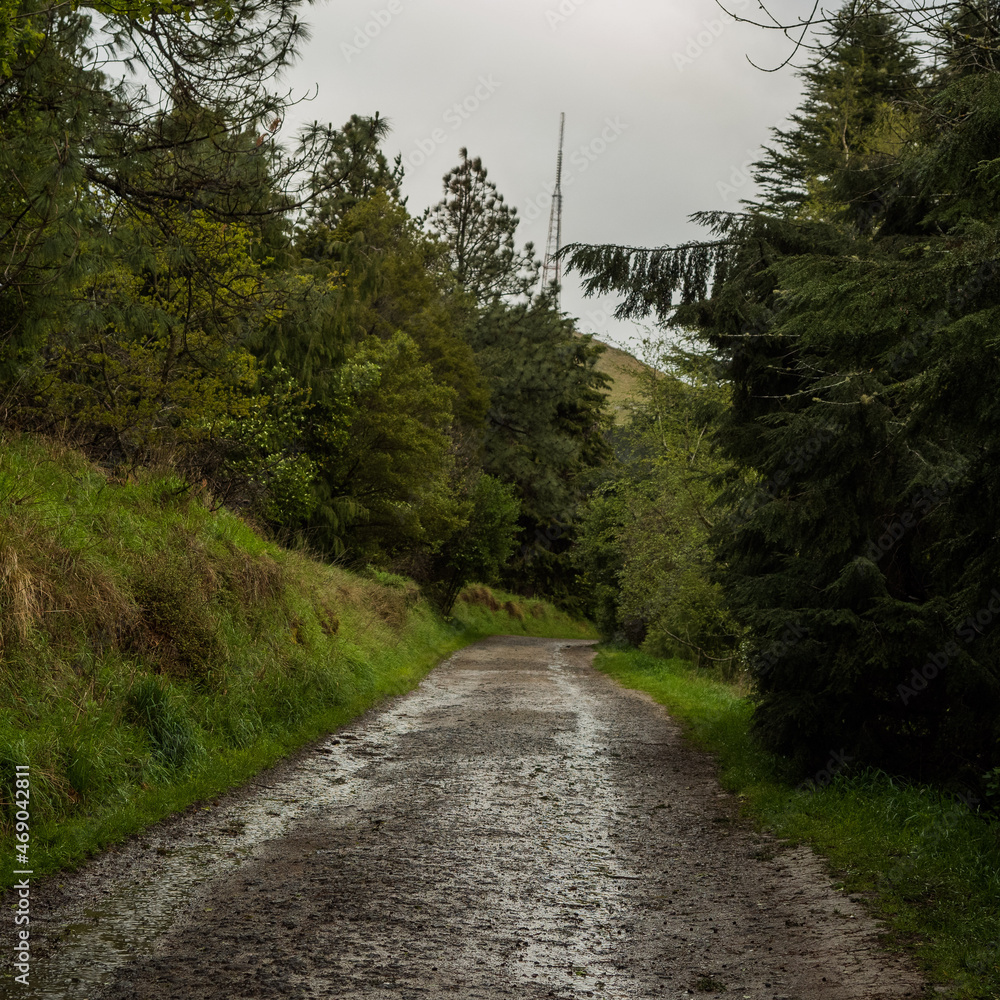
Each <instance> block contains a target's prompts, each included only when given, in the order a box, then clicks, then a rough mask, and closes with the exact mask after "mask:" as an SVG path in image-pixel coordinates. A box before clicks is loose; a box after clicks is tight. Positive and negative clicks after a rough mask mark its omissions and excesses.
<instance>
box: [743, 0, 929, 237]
mask: <svg viewBox="0 0 1000 1000" xmlns="http://www.w3.org/2000/svg"><path fill="white" fill-rule="evenodd" d="M829 30H830V33H831V35H832V38H831V40H830V42H829V44H828V46H827V48H826V51H825V53H824V56H823V59H822V60H821V61H819V62H818V63H814V64H812V65H810V66H808V67H806V68H805V69H803V70H802V71H801V72H800V74H799V75H800V76H801V78H802V79H803V81H804V88H803V90H804V95H803V101H802V103H801V105H800V106H799V109H798V110H797V111H796V112H795V113H794V114H793V115H792V116H791V119H790V122H791V127H788V128H776V129H772V136H773V145H771V146H769V147H765V150H764V157H763V159H761V160H759V161H758V162H757V163H755V164H754V179H755V180H756V182H757V184H758V185H759V186H760V188H761V192H762V196H761V199H760V201H759V202H756V203H753V202H752V203H751V204H759V206H760V207H761V208H762V209H763V210H764V211H767V212H781V213H784V214H787V215H790V216H793V217H797V218H804V219H815V220H822V219H833V218H842V219H844V220H845V221H846V220H851V221H854V222H855V223H860V224H861V225H862V226H870V225H871V224H872V223H873V221H874V219H875V218H876V217H877V216H878V214H879V213H878V209H879V199H880V198H882V197H884V196H885V193H884V191H882V190H881V189H880V187H881V185H883V184H884V183H885V176H884V172H885V169H886V168H887V167H889V166H891V163H892V159H893V154H894V152H895V151H896V150H898V149H899V148H900V147H901V145H902V144H903V143H905V141H906V139H907V134H908V131H909V130H910V128H912V118H913V112H912V108H913V106H914V103H915V102H916V101H917V99H918V98H919V96H920V94H921V83H922V74H921V69H920V64H919V61H918V59H917V57H916V55H915V54H914V52H913V50H912V49H911V48H910V47H909V46H908V45H907V43H906V41H905V40H904V38H903V36H902V25H901V24H900V22H899V21H898V20H897V19H896V18H893V17H892V16H890V15H888V14H886V13H883V12H881V11H866V12H861V13H857V12H854V11H853V10H851V11H842V12H841V13H840V14H838V15H837V16H836V17H835V18H834V19H833V23H832V25H831V26H830V29H829Z"/></svg>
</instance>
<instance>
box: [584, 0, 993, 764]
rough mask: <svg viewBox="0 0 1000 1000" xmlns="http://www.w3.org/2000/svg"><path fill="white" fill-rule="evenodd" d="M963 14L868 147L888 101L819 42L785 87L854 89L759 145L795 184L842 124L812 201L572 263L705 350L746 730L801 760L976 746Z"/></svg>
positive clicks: (969, 200)
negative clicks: (708, 232) (719, 414)
mask: <svg viewBox="0 0 1000 1000" xmlns="http://www.w3.org/2000/svg"><path fill="white" fill-rule="evenodd" d="M962 9H963V10H964V8H962ZM953 12H954V13H955V14H956V16H957V15H958V14H959V13H960V8H959V7H958V5H956V6H955V7H954V8H953ZM973 20H975V21H976V24H977V25H978V26H979V27H978V28H977V31H978V34H977V33H976V32H969V33H964V34H963V35H962V36H961V38H960V39H959V38H958V37H956V36H954V35H950V34H948V33H946V34H945V36H942V37H941V39H940V41H941V45H942V49H943V51H944V52H945V54H947V52H949V51H952V49H954V50H955V51H954V53H953V55H954V58H953V60H952V61H949V60H948V59H943V62H942V66H943V69H942V71H941V72H940V73H939V74H937V76H936V77H935V78H934V79H933V81H932V85H931V88H930V90H928V91H927V92H925V93H924V94H922V98H923V100H922V103H921V104H918V105H915V106H908V107H907V108H906V109H905V113H906V116H907V122H906V127H905V128H903V129H901V130H900V131H898V132H897V133H896V134H895V140H894V143H893V144H889V145H886V144H885V143H884V142H883V137H882V136H881V135H880V134H879V130H880V129H881V128H882V124H883V123H884V121H885V118H884V116H882V115H881V114H875V113H874V112H873V111H872V113H871V114H869V113H868V112H866V113H865V114H862V115H860V116H856V115H855V111H856V110H858V109H861V110H864V109H865V108H868V109H869V110H871V109H873V108H875V107H876V106H878V105H880V103H884V102H885V101H887V100H889V99H890V97H891V93H890V91H891V89H892V88H890V91H886V90H884V89H882V82H884V79H885V78H879V77H878V74H876V76H875V77H872V78H871V79H869V76H868V75H866V73H861V74H860V75H858V74H857V73H855V69H856V68H857V67H858V66H861V68H862V69H863V68H864V67H865V66H868V62H867V61H866V60H868V56H867V55H865V53H864V52H862V51H861V50H860V49H859V48H858V47H857V45H856V44H855V43H854V42H851V43H850V44H848V45H847V46H846V47H844V46H841V47H839V48H838V47H836V46H835V47H833V48H832V49H831V50H830V53H829V55H828V57H825V56H821V57H820V58H819V60H818V61H817V63H816V64H815V66H814V67H813V70H812V71H811V73H812V75H811V76H810V78H809V79H810V80H812V81H813V82H814V83H816V84H817V85H818V84H819V83H824V86H825V84H826V83H829V82H830V81H835V80H837V79H839V78H842V77H843V78H847V77H849V78H850V79H851V80H852V81H853V82H852V87H855V89H854V90H852V91H850V93H848V92H847V91H843V90H837V89H836V88H833V89H827V90H824V91H823V95H825V96H823V101H825V102H826V103H825V104H824V103H823V102H822V101H817V100H816V98H817V97H818V96H819V91H815V92H813V93H811V94H809V95H808V97H807V104H806V106H804V111H803V114H802V115H801V116H800V117H801V118H802V121H801V122H800V123H799V127H798V130H797V131H793V132H790V133H788V138H789V143H790V145H789V144H786V146H785V148H786V149H792V148H793V147H794V148H796V149H799V151H800V152H801V153H802V156H801V157H800V159H799V161H798V162H799V164H800V166H799V167H797V168H796V169H802V170H804V171H806V172H808V170H811V169H815V170H817V171H819V173H818V176H820V175H822V174H823V171H824V170H827V171H829V170H831V169H832V168H831V167H826V168H823V167H822V166H821V164H820V163H819V159H818V155H819V154H818V153H817V151H816V148H815V143H814V141H813V140H814V137H815V136H816V135H819V134H820V133H819V132H817V131H816V130H817V129H820V131H822V129H821V126H822V127H826V128H829V129H833V127H834V126H835V125H836V127H837V128H840V127H841V126H842V125H843V123H844V122H845V121H849V122H850V129H851V130H853V131H852V132H851V134H852V136H853V139H852V142H853V146H852V147H851V148H853V149H854V150H855V151H860V152H861V153H863V155H859V156H857V157H845V159H844V161H843V162H842V163H841V165H840V166H839V167H837V171H836V186H835V190H834V188H829V189H828V191H827V193H826V194H825V195H824V198H826V207H825V208H823V210H822V211H816V212H813V211H812V210H811V209H808V208H807V206H805V203H804V202H803V203H802V205H803V212H804V213H805V215H802V214H801V213H799V217H790V216H789V214H788V212H787V211H786V208H787V206H783V205H777V206H769V205H767V204H764V205H762V206H760V207H759V208H758V210H756V211H754V212H753V213H749V214H744V215H723V214H715V215H704V216H702V217H701V218H702V221H704V222H706V223H707V224H709V225H710V227H711V228H712V237H713V239H711V240H710V241H708V242H705V243H700V244H691V245H687V246H683V247H678V248H672V249H665V250H659V251H631V250H627V249H624V248H614V247H606V248H583V249H580V250H578V251H577V252H576V253H575V254H574V256H573V263H574V265H575V266H578V267H581V268H582V269H583V270H584V271H585V272H587V273H588V274H589V275H590V277H589V279H588V283H589V286H590V288H591V289H592V290H594V291H609V290H611V289H620V290H621V291H622V292H623V293H624V295H625V298H624V301H623V302H622V305H621V307H620V313H621V314H623V315H631V316H641V315H644V314H648V313H650V312H654V313H656V314H658V315H659V316H660V317H662V318H663V319H664V320H668V319H669V320H670V321H672V322H674V323H679V324H686V325H688V326H690V327H691V328H693V329H696V330H697V331H698V334H699V336H700V337H701V338H702V341H703V344H704V350H705V353H706V356H707V357H708V358H709V360H711V361H716V362H719V363H721V365H722V371H723V378H724V380H725V381H726V382H727V383H728V384H729V387H730V407H729V409H728V411H727V413H726V414H725V415H724V416H723V418H722V419H721V420H720V422H719V424H718V430H717V433H716V435H715V442H716V444H717V446H718V447H719V448H720V450H721V453H722V455H723V456H724V457H725V459H726V460H727V461H728V462H729V463H731V469H729V470H724V473H723V485H724V489H723V492H722V494H721V501H720V503H721V507H720V510H719V512H718V515H717V516H716V517H715V518H714V522H715V529H714V531H713V533H712V536H711V543H712V545H713V547H714V549H715V552H716V560H717V561H716V567H717V579H718V580H719V582H720V584H721V586H722V587H723V589H724V592H725V594H726V598H727V602H728V605H729V607H730V609H731V611H732V614H733V617H734V618H735V620H736V623H737V626H738V628H739V629H740V630H741V631H743V632H744V633H745V635H746V639H745V641H744V644H743V653H744V654H745V656H746V658H747V660H748V662H749V664H750V665H751V667H752V669H753V672H754V675H755V681H756V687H757V705H756V711H755V716H754V718H755V723H756V725H757V727H758V729H759V731H760V733H761V734H762V735H763V737H764V738H765V739H766V741H767V744H768V746H769V747H771V748H772V749H775V750H779V751H781V752H784V753H788V754H790V755H792V756H794V757H795V758H796V759H797V760H798V761H799V762H800V764H801V766H802V767H803V768H808V767H809V766H811V765H812V764H815V762H816V761H818V760H820V759H822V758H823V756H824V755H825V754H827V753H828V752H829V748H830V747H831V746H842V747H845V748H846V750H847V752H848V753H850V754H852V755H854V756H856V757H858V759H861V760H866V761H868V762H871V763H873V764H876V765H879V766H881V767H885V768H888V769H892V770H895V771H900V772H905V773H908V774H911V775H917V776H923V775H932V774H933V775H936V776H937V777H938V778H939V779H941V780H950V779H952V778H954V776H955V775H956V774H961V775H963V776H964V778H965V780H967V781H969V782H970V783H974V782H977V781H979V780H980V777H981V775H982V774H983V773H984V772H986V771H989V770H990V769H991V768H992V767H994V766H995V765H996V763H997V760H998V758H997V747H998V746H1000V741H998V740H1000V730H998V728H997V725H998V723H997V720H998V718H1000V673H998V671H997V668H996V664H997V663H998V662H1000V660H998V656H997V648H996V644H997V642H998V641H1000V640H998V638H997V635H998V634H997V632H996V630H995V629H991V625H992V623H993V621H994V618H995V610H994V607H993V606H995V605H996V604H997V598H996V596H995V595H994V588H996V586H997V584H996V576H995V566H996V565H997V562H998V559H1000V552H998V551H997V550H996V544H997V543H996V541H995V530H994V524H995V521H996V517H997V511H996V509H995V507H996V505H995V502H994V497H995V496H996V488H995V482H994V480H995V476H994V473H993V469H994V468H995V467H996V464H997V456H996V455H995V454H994V453H995V452H996V444H995V437H996V433H995V430H996V426H997V424H996V414H995V413H994V409H995V407H994V406H993V405H992V402H991V401H992V400H993V399H994V398H995V395H996V394H995V392H994V390H993V376H994V374H995V358H994V353H995V352H994V347H995V345H994V344H993V332H992V331H993V329H994V327H995V325H996V321H997V314H996V310H997V307H998V305H1000V299H998V293H997V282H996V267H997V265H996V261H997V253H996V245H997V243H996V233H995V222H996V219H997V218H998V215H1000V213H998V208H1000V203H998V195H997V189H996V186H995V184H993V183H992V182H991V180H990V178H991V177H992V174H991V173H990V170H991V168H990V167H989V163H991V162H992V157H993V156H994V153H993V152H992V151H991V150H993V149H994V148H995V145H996V141H997V137H998V135H1000V89H998V88H1000V84H998V82H997V79H998V78H997V75H996V73H995V72H991V71H989V70H988V69H986V67H989V66H990V65H992V63H991V60H992V54H991V51H990V47H989V45H987V43H986V42H985V41H984V39H985V38H986V36H987V35H990V31H991V30H992V28H991V27H990V26H995V20H996V15H995V12H994V11H993V10H992V8H990V9H989V10H987V9H986V8H985V7H984V8H983V9H982V10H980V9H979V8H977V12H976V14H975V17H974V18H973ZM980 29H981V30H980ZM990 37H992V36H990ZM977 39H978V40H977ZM884 40H885V41H886V43H887V44H889V43H890V42H891V45H890V49H891V50H892V52H893V53H895V54H894V55H892V59H893V60H895V62H894V63H893V65H895V66H896V69H894V70H892V73H890V77H891V76H892V75H893V74H895V73H897V71H898V72H899V73H902V77H900V79H901V80H903V77H906V78H908V74H909V69H907V67H910V66H912V63H913V60H912V57H910V56H908V55H906V53H905V52H903V51H902V49H901V47H900V45H899V43H898V42H897V41H895V40H893V39H892V38H891V33H890V34H889V35H886V36H885V39H884ZM949 46H951V49H949ZM976 46H979V49H978V51H979V52H980V55H981V56H982V60H981V63H980V64H977V62H976V60H975V59H974V58H972V57H971V55H970V52H969V49H970V47H971V48H973V49H974V48H976ZM958 50H961V51H958ZM865 51H866V52H867V50H865ZM887 51H889V50H887ZM858 59H860V60H861V61H860V63H859V62H858ZM904 71H905V72H904ZM852 74H853V75H852ZM879 79H882V82H879ZM824 81H825V82H824ZM866 81H868V82H866ZM903 83H905V80H904V81H903ZM901 85H902V83H901ZM906 86H909V84H906ZM857 88H861V89H860V90H859V89H857ZM864 88H870V90H869V91H865V90H864ZM862 97H864V100H862V99H861V98H862ZM840 102H855V103H852V104H851V106H850V107H845V106H843V105H842V103H840ZM824 109H825V110H824ZM895 110H896V111H898V112H900V113H903V110H904V109H902V108H898V107H897V108H896V109H895ZM845 115H846V117H845ZM838 116H839V117H838ZM838 123H839V124H838ZM793 140H794V141H793ZM849 145H851V144H850V143H849ZM806 154H808V155H806ZM814 154H815V155H814ZM869 154H871V156H876V159H877V164H878V168H877V169H875V168H874V166H873V162H872V160H871V159H870V156H869ZM805 179H808V178H805ZM834 202H838V204H839V207H837V205H835V204H834ZM862 220H863V222H862ZM970 619H971V620H970ZM925 692H926V693H925Z"/></svg>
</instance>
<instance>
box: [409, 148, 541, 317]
mask: <svg viewBox="0 0 1000 1000" xmlns="http://www.w3.org/2000/svg"><path fill="white" fill-rule="evenodd" d="M459 156H461V158H462V161H461V163H459V165H458V166H457V167H455V169H454V170H452V171H450V172H449V173H447V174H445V177H444V191H445V198H444V200H443V201H441V202H439V203H438V204H437V205H435V206H434V208H432V209H430V210H429V211H428V212H427V220H428V221H429V223H430V226H431V228H432V229H433V231H434V232H435V233H437V235H438V236H439V237H440V238H441V240H442V241H443V242H444V243H445V245H446V246H447V248H448V253H449V256H450V260H451V267H452V270H453V271H454V273H455V277H456V278H457V280H458V283H459V284H460V285H461V286H462V288H463V289H465V290H466V291H467V292H469V294H471V295H472V296H473V298H474V299H475V300H476V301H477V302H480V303H483V304H489V303H491V302H493V301H494V300H496V299H498V298H502V297H508V296H524V295H528V294H530V292H531V289H532V288H533V287H534V286H535V284H536V283H537V281H538V271H539V267H540V265H539V262H538V261H537V260H536V259H535V253H534V247H533V245H532V244H531V243H527V244H525V246H524V249H523V250H520V251H519V250H518V249H517V247H516V244H515V241H514V237H515V235H516V233H517V227H518V224H519V223H520V221H521V220H520V219H518V217H517V209H516V208H511V207H510V206H509V205H508V204H507V203H506V202H505V201H504V199H503V195H502V194H500V193H499V192H498V191H497V186H496V184H494V183H493V181H490V180H487V179H486V178H487V175H488V171H487V170H486V168H485V167H484V166H483V161H482V160H481V159H480V158H479V157H478V156H477V157H476V158H475V159H472V160H470V159H469V153H468V151H467V150H466V149H464V148H463V149H460V150H459Z"/></svg>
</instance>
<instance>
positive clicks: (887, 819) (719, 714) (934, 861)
mask: <svg viewBox="0 0 1000 1000" xmlns="http://www.w3.org/2000/svg"><path fill="white" fill-rule="evenodd" d="M596 666H597V668H598V669H599V670H602V671H604V672H605V673H606V674H608V675H609V676H611V677H613V678H614V679H615V680H617V681H618V682H619V683H620V684H622V685H624V686H625V687H630V688H636V689H638V690H640V691H645V692H647V693H648V694H650V695H652V696H653V698H655V699H656V700H657V701H659V702H660V703H661V704H663V705H664V706H666V708H667V709H668V710H669V711H670V713H671V714H672V715H673V716H674V717H675V718H676V719H677V720H678V722H679V723H680V724H681V725H682V726H683V728H684V730H685V731H686V733H687V735H688V736H689V737H690V738H691V739H692V741H693V742H694V743H696V744H697V745H698V746H700V747H702V748H703V749H705V750H708V751H710V752H711V753H712V754H713V755H714V756H715V757H716V759H717V761H718V764H719V772H720V780H721V782H722V785H723V786H724V787H725V788H727V789H729V790H730V791H733V792H736V793H737V794H738V795H739V797H740V801H741V804H742V807H743V810H744V812H745V813H746V814H747V815H749V816H750V817H752V818H753V820H755V821H756V822H757V823H758V824H759V825H760V826H762V827H764V828H767V829H769V830H771V831H773V832H774V833H775V834H777V835H778V836H779V837H781V838H784V839H787V840H789V841H792V842H796V843H798V842H805V843H808V844H810V845H811V846H812V847H813V848H815V850H816V851H817V852H818V853H819V854H821V855H822V856H824V857H825V858H827V859H828V862H829V867H830V870H831V872H832V874H833V875H834V877H835V878H837V879H839V880H840V881H839V884H841V885H842V886H843V888H844V889H845V890H846V891H847V892H849V893H856V894H860V895H862V896H863V897H864V898H865V900H866V901H867V903H868V905H869V907H870V909H871V911H872V913H873V914H874V915H875V916H876V917H878V918H880V919H881V920H883V921H884V922H885V924H886V926H887V928H888V929H889V938H890V942H889V943H891V944H895V945H900V946H904V947H906V948H908V949H909V950H911V951H912V952H913V953H914V954H915V955H916V956H917V958H918V960H919V962H920V964H921V965H922V967H923V968H924V970H925V972H926V973H927V975H928V978H929V979H930V980H931V981H932V982H933V983H935V984H936V985H938V986H941V987H943V988H944V992H943V993H941V994H940V995H941V996H946V997H950V998H954V1000H983V998H987V997H1000V910H998V906H997V900H998V899H1000V839H998V827H997V824H996V822H995V821H992V822H991V820H990V818H989V817H988V816H987V815H985V814H981V813H979V812H977V811H976V809H975V807H974V805H975V804H974V803H973V804H971V806H970V804H968V803H965V802H962V801H960V800H958V799H956V798H954V797H950V796H948V795H945V794H943V793H942V792H940V791H937V790H935V789H932V788H928V787H923V786H919V785H913V784H904V783H900V782H898V781H895V780H894V779H893V778H891V777H890V776H888V775H886V774H882V773H880V772H875V771H864V772H860V773H859V772H854V771H852V770H851V768H850V766H849V764H848V765H847V766H846V767H845V766H844V763H843V760H842V759H841V757H840V754H839V753H838V751H837V750H836V748H832V749H831V758H830V762H829V763H828V765H827V767H826V768H825V769H824V770H823V771H822V772H820V773H819V774H817V775H816V776H814V779H813V780H812V781H810V782H805V783H800V784H798V785H793V784H792V783H791V781H790V780H789V778H788V772H787V768H786V767H785V766H783V763H782V761H781V760H779V759H778V758H776V757H774V756H772V755H770V754H768V753H766V752H765V751H764V750H762V749H761V747H760V746H759V745H758V744H757V743H756V742H755V741H754V739H753V737H752V735H751V733H750V713H751V706H750V703H749V701H748V700H747V699H746V698H745V697H743V696H742V695H741V694H740V692H739V691H738V690H737V689H736V688H735V687H734V686H732V685H730V684H726V683H723V682H721V681H718V680H715V679H713V678H711V677H709V676H706V675H705V673H704V672H703V671H697V670H696V669H695V668H693V667H692V666H691V664H689V663H687V662H686V661H683V660H661V659H657V658H656V657H652V656H648V655H646V654H644V653H640V652H636V651H632V650H627V651H623V650H615V649H608V648H605V649H602V650H601V651H600V652H599V654H598V657H597V662H596Z"/></svg>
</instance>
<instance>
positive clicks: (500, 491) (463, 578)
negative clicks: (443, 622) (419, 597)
mask: <svg viewBox="0 0 1000 1000" xmlns="http://www.w3.org/2000/svg"><path fill="white" fill-rule="evenodd" d="M468 506H469V509H468V511H467V513H466V515H465V516H466V519H467V520H466V523H465V525H464V526H463V527H461V528H459V529H458V530H457V531H456V532H455V533H454V534H453V535H452V536H451V538H449V539H448V541H447V542H445V544H444V546H443V547H442V549H441V551H440V552H439V553H438V554H437V556H436V558H435V560H434V567H433V579H434V582H435V585H434V586H432V587H431V588H429V589H430V591H431V593H432V596H433V599H434V602H435V604H436V605H437V606H438V607H439V608H440V609H441V611H442V613H443V614H448V613H449V612H450V611H451V608H452V605H453V604H454V603H455V598H456V597H457V596H458V592H459V591H460V590H461V588H462V587H463V586H465V584H466V583H469V582H470V581H472V580H480V581H483V582H485V583H491V582H493V581H494V580H495V579H496V577H497V576H498V574H499V572H500V569H501V567H502V566H504V565H505V564H506V562H507V560H508V559H509V558H510V556H511V553H513V551H514V549H515V546H516V538H517V531H518V517H519V515H520V513H521V504H520V501H519V500H518V499H517V497H516V495H515V494H514V490H513V488H512V487H511V486H510V485H509V484H507V483H503V482H501V481H500V480H499V479H496V478H494V477H493V476H487V475H481V476H479V478H478V479H477V480H476V483H475V486H474V487H473V489H472V492H471V496H470V497H469V500H468Z"/></svg>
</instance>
